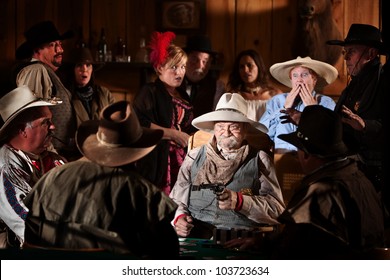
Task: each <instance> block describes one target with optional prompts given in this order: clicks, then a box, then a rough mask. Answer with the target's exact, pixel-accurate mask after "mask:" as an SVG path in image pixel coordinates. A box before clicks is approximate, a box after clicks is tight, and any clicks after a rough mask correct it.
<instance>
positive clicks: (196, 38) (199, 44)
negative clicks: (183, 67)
mask: <svg viewBox="0 0 390 280" xmlns="http://www.w3.org/2000/svg"><path fill="white" fill-rule="evenodd" d="M183 50H184V51H185V52H186V53H189V52H191V51H197V52H205V53H208V54H211V55H215V54H217V52H216V51H213V50H212V48H211V41H210V38H209V37H207V36H206V35H193V36H191V37H189V38H188V39H187V45H186V46H185V47H184V48H183Z"/></svg>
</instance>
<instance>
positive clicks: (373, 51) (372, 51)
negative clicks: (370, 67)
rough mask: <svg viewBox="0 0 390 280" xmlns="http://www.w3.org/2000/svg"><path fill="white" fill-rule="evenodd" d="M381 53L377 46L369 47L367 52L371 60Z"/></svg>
mask: <svg viewBox="0 0 390 280" xmlns="http://www.w3.org/2000/svg"><path fill="white" fill-rule="evenodd" d="M378 54H379V52H378V50H377V49H375V48H369V49H368V52H367V56H368V59H369V60H373V59H374V58H375V57H377V56H378Z"/></svg>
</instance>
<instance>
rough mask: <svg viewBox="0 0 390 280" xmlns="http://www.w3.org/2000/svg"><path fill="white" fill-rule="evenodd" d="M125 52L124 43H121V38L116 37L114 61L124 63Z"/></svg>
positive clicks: (125, 59) (125, 58)
mask: <svg viewBox="0 0 390 280" xmlns="http://www.w3.org/2000/svg"><path fill="white" fill-rule="evenodd" d="M126 53H127V51H126V43H125V42H124V41H123V39H122V38H121V37H118V41H117V43H116V53H115V61H116V62H126V61H127V54H126Z"/></svg>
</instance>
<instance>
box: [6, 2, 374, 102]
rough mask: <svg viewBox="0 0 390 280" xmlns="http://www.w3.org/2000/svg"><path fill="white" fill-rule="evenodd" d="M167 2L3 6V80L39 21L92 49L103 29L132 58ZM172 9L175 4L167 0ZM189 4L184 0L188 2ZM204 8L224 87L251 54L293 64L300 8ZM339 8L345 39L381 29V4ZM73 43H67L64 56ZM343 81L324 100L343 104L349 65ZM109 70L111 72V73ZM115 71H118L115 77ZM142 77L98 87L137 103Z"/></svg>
mask: <svg viewBox="0 0 390 280" xmlns="http://www.w3.org/2000/svg"><path fill="white" fill-rule="evenodd" d="M159 1H162V0H67V1H63V0H0V71H1V72H0V74H1V77H2V79H4V77H5V74H6V73H7V72H8V71H9V67H10V65H11V64H12V63H13V62H14V55H15V49H16V47H17V46H19V45H20V44H21V43H22V42H24V37H23V32H24V31H25V30H26V29H27V28H28V27H30V26H31V25H33V24H34V23H36V22H38V21H41V20H52V21H54V23H55V24H56V26H57V27H58V29H59V31H60V32H65V31H66V30H68V29H73V30H75V31H77V30H78V29H79V27H81V28H82V30H83V34H84V37H85V40H87V42H88V43H89V46H90V47H91V48H92V49H94V48H95V46H96V44H97V41H98V37H99V34H100V29H101V28H102V27H104V28H105V30H106V37H107V40H108V42H109V45H110V47H111V49H114V44H115V42H116V40H117V38H118V36H120V37H122V38H123V39H124V40H125V42H126V44H127V49H128V54H129V55H131V57H133V58H134V56H135V53H136V51H137V49H138V46H139V41H140V38H141V37H145V38H146V39H147V40H148V39H149V37H150V34H151V33H152V32H153V31H154V30H160V26H159V13H160V12H161V9H160V8H159V7H160V6H159V5H158V4H159V3H160V2H159ZM164 1H172V0H164ZM183 1H185V0H183ZM194 1H201V2H204V3H205V10H206V17H205V18H204V20H205V26H206V28H205V33H206V34H207V35H209V36H210V38H211V40H212V44H213V48H214V49H215V50H217V51H218V52H220V53H221V54H222V55H221V56H220V62H223V70H222V71H221V78H222V79H223V80H225V81H226V79H227V76H228V73H229V72H230V70H231V66H232V63H233V60H234V57H235V55H236V54H237V53H238V52H239V51H241V50H243V49H247V48H254V49H256V50H258V51H259V52H260V53H261V54H262V56H263V58H264V61H265V64H266V66H267V67H270V66H271V65H272V64H273V63H277V62H282V61H285V60H289V59H293V58H294V57H292V55H291V51H290V49H291V44H292V42H293V40H294V28H295V24H296V19H297V1H298V0H194ZM333 1H337V5H336V7H335V9H334V18H335V20H336V22H337V25H338V27H339V29H340V31H341V32H342V34H343V37H345V36H346V34H347V32H348V29H349V26H350V25H351V23H368V24H372V25H375V26H377V27H381V0H372V1H367V0H333ZM185 40H186V34H178V36H177V39H176V43H177V44H178V45H181V46H184V44H185ZM74 44H75V39H72V40H69V41H65V42H64V45H65V50H66V49H67V48H71V47H73V46H74ZM337 68H338V69H339V72H340V77H339V79H338V81H337V82H336V83H335V84H334V85H332V86H329V87H327V88H326V89H325V93H326V94H329V95H332V96H333V95H334V96H338V94H339V93H340V91H341V89H342V88H344V87H345V84H346V74H345V69H344V64H343V61H342V60H340V62H339V63H338V64H337ZM109 69H110V68H109ZM115 69H116V70H115ZM139 72H140V70H139V69H137V68H136V69H135V70H134V69H133V68H132V69H127V68H124V67H122V68H120V70H118V69H117V68H115V67H114V69H113V70H110V71H107V70H106V71H105V72H101V73H103V74H100V75H99V76H98V78H99V81H101V82H102V83H103V84H105V85H107V86H108V87H110V89H112V90H113V91H114V92H116V93H118V94H119V95H120V97H121V98H122V97H123V98H128V99H131V96H132V95H133V94H134V93H136V92H137V91H138V88H139V81H140V74H139Z"/></svg>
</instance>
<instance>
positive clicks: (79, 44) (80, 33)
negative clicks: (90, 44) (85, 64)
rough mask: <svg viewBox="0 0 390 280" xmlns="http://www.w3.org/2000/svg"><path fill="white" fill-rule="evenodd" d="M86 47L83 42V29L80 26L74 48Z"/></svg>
mask: <svg viewBox="0 0 390 280" xmlns="http://www.w3.org/2000/svg"><path fill="white" fill-rule="evenodd" d="M86 47H87V43H85V41H84V33H83V28H82V27H81V26H79V30H78V38H77V41H76V48H86Z"/></svg>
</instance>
